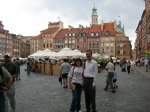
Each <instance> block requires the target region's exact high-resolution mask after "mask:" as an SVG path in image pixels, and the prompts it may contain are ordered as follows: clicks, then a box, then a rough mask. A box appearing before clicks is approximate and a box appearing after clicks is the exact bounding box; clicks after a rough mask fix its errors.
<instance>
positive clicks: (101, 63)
mask: <svg viewBox="0 0 150 112" xmlns="http://www.w3.org/2000/svg"><path fill="white" fill-rule="evenodd" d="M95 60H96V61H97V64H98V66H99V67H100V68H105V67H106V65H107V62H108V60H107V59H105V58H101V59H98V58H97V59H95Z"/></svg>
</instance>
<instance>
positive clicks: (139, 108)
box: [16, 66, 150, 112]
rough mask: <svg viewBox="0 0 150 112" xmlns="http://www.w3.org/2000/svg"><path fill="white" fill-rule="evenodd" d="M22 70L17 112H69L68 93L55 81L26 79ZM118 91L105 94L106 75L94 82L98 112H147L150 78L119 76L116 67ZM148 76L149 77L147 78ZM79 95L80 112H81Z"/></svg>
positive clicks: (149, 111) (149, 108) (43, 77)
mask: <svg viewBox="0 0 150 112" xmlns="http://www.w3.org/2000/svg"><path fill="white" fill-rule="evenodd" d="M24 69H25V66H22V67H21V78H22V80H21V81H17V82H16V102H17V109H16V112H69V108H70V103H71V90H69V89H63V88H62V86H61V85H60V83H59V82H58V77H56V76H47V75H41V74H37V73H31V76H27V75H26V72H25V71H24ZM116 71H117V73H118V82H117V83H118V86H119V88H118V90H117V92H116V93H111V92H107V91H104V90H103V88H104V86H105V79H106V77H105V76H106V72H105V71H104V72H103V73H100V74H99V75H98V77H97V78H98V80H97V93H96V95H97V96H96V104H97V111H98V112H150V106H149V104H150V96H149V95H150V78H149V77H147V76H145V75H143V74H142V73H141V72H139V71H137V70H136V69H135V71H134V74H133V75H132V74H127V73H126V72H121V69H120V67H119V66H117V68H116ZM147 75H150V74H147ZM84 109H85V103H84V94H82V112H84Z"/></svg>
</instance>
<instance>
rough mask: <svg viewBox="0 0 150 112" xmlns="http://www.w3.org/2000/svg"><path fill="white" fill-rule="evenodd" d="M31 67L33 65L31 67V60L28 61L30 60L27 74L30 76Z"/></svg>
mask: <svg viewBox="0 0 150 112" xmlns="http://www.w3.org/2000/svg"><path fill="white" fill-rule="evenodd" d="M31 68H32V67H31V62H30V61H28V62H27V75H28V76H30V71H31Z"/></svg>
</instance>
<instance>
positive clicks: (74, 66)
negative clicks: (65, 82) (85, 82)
mask: <svg viewBox="0 0 150 112" xmlns="http://www.w3.org/2000/svg"><path fill="white" fill-rule="evenodd" d="M74 69H75V66H73V70H72V77H73V75H74Z"/></svg>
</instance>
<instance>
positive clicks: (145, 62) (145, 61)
mask: <svg viewBox="0 0 150 112" xmlns="http://www.w3.org/2000/svg"><path fill="white" fill-rule="evenodd" d="M148 64H149V60H148V58H145V60H144V66H145V70H146V72H148Z"/></svg>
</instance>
